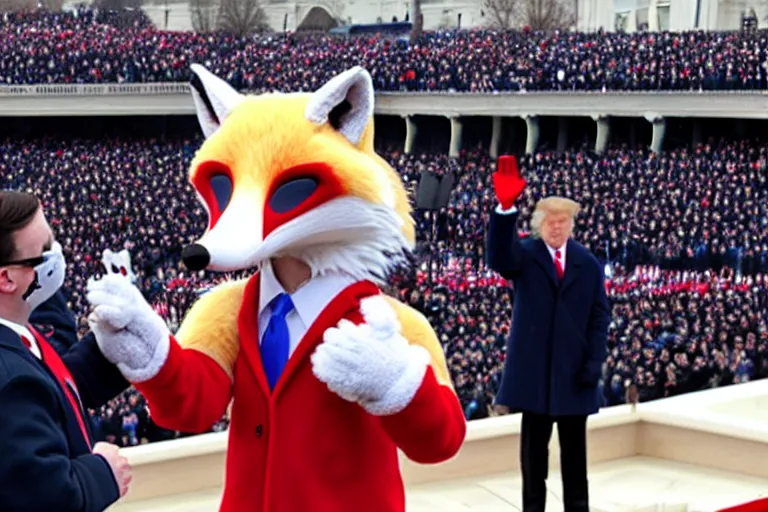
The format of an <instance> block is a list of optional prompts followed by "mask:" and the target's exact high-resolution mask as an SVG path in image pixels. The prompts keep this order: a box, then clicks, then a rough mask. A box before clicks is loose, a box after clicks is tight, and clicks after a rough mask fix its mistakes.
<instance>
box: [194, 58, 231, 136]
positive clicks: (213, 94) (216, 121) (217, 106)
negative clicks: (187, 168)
mask: <svg viewBox="0 0 768 512" xmlns="http://www.w3.org/2000/svg"><path fill="white" fill-rule="evenodd" d="M191 69H192V80H191V81H190V85H191V86H192V99H193V100H194V101H195V110H197V120H198V121H199V122H200V127H201V128H202V129H203V134H204V135H205V138H206V139H207V138H208V137H210V136H211V135H213V132H215V131H216V130H218V129H219V127H220V126H221V124H222V123H223V122H224V120H225V119H226V118H227V116H229V114H230V113H232V109H234V108H235V107H236V106H237V104H238V103H240V102H241V101H242V100H243V95H242V94H240V93H239V92H237V91H236V90H235V89H233V88H232V87H231V86H230V85H229V84H228V83H227V82H225V81H224V80H222V79H221V78H219V77H217V76H216V75H214V74H213V73H211V72H210V71H208V70H207V69H205V67H203V66H201V65H200V64H192V66H191Z"/></svg>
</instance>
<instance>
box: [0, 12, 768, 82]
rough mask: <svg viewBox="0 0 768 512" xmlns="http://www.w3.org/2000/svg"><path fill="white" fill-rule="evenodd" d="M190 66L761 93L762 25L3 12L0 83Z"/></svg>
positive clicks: (111, 78) (244, 74) (157, 75)
mask: <svg viewBox="0 0 768 512" xmlns="http://www.w3.org/2000/svg"><path fill="white" fill-rule="evenodd" d="M195 62H197V63H201V64H204V65H206V66H208V67H209V68H210V69H211V70H212V71H213V72H214V73H216V74H217V75H219V76H221V77H223V78H225V79H226V80H227V81H229V82H230V83H231V84H232V85H233V86H235V87H237V88H239V89H242V90H253V91H255V90H305V91H306V90H314V89H316V88H317V87H318V86H319V85H320V84H322V83H324V82H325V81H326V80H328V79H329V78H330V77H331V76H333V75H335V74H336V73H339V72H341V71H343V70H344V69H347V68H349V67H351V66H354V65H361V66H364V67H365V68H366V69H368V70H369V71H370V72H371V74H372V76H373V82H374V86H375V87H376V89H377V90H380V91H425V92H515V91H658V90H664V91H675V90H763V89H766V86H767V85H768V68H766V62H768V37H766V36H765V33H762V32H760V33H757V34H746V33H739V32H704V31H695V32H684V33H671V32H662V33H646V32H640V33H620V32H617V33H603V32H598V33H578V32H568V31H558V32H554V33H539V32H532V31H493V30H487V29H473V30H447V31H437V32H426V33H424V34H423V35H422V36H421V37H420V38H419V40H418V41H417V42H416V43H415V44H414V45H413V46H411V45H410V44H409V42H408V41H405V40H392V38H390V37H386V36H365V37H354V38H341V37H333V36H328V35H307V34H302V35H300V36H297V35H295V34H290V33H288V34H284V33H269V34H266V35H254V36H248V37H242V38H240V37H234V36H231V35H228V34H224V33H207V34H203V33H193V32H168V31H161V30H158V29H157V28H155V27H153V26H152V25H151V23H150V22H149V20H148V19H147V17H146V16H145V15H142V14H141V11H138V12H136V11H132V12H131V14H126V13H114V12H112V13H110V12H102V11H98V10H91V9H87V8H80V9H78V10H76V11H74V12H70V13H51V12H46V11H33V12H27V13H6V14H4V15H3V17H2V19H0V84H6V85H11V84H22V85H24V84H38V83H103V82H106V83H123V82H128V83H133V82H185V81H187V80H189V78H190V72H189V65H190V64H191V63H195Z"/></svg>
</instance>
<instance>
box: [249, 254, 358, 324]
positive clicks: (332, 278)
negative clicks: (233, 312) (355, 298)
mask: <svg viewBox="0 0 768 512" xmlns="http://www.w3.org/2000/svg"><path fill="white" fill-rule="evenodd" d="M260 277H261V282H260V285H259V288H260V292H259V316H261V315H262V314H263V313H265V312H266V310H267V308H269V304H270V303H271V302H272V300H273V299H274V298H275V297H277V296H278V295H280V294H281V293H286V292H285V289H284V288H283V287H282V286H281V285H280V283H279V282H278V280H277V277H276V276H275V273H274V271H273V270H272V265H270V264H266V265H264V267H263V268H262V269H261V276H260ZM356 282H357V279H355V278H354V277H352V276H350V275H347V274H343V273H328V274H324V275H322V276H317V277H314V278H312V279H310V280H309V281H308V282H307V283H306V284H305V285H304V286H302V287H301V288H299V289H298V290H296V291H295V292H294V293H293V294H290V295H291V300H292V301H293V306H294V308H295V310H296V313H297V314H298V315H299V318H300V319H301V322H302V323H303V324H304V326H305V328H309V326H311V325H312V324H313V323H315V320H317V317H318V316H320V313H322V312H323V310H324V309H325V307H326V306H327V305H328V304H329V303H330V302H331V300H333V299H334V298H335V297H336V296H337V295H338V294H339V293H341V292H342V291H343V290H344V289H345V288H347V287H348V286H350V285H352V284H354V283H356ZM267 313H269V312H267Z"/></svg>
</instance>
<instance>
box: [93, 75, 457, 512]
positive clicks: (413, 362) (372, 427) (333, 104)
mask: <svg viewBox="0 0 768 512" xmlns="http://www.w3.org/2000/svg"><path fill="white" fill-rule="evenodd" d="M193 75H194V76H193V80H192V86H193V87H192V89H193V97H194V101H195V104H196V106H197V113H198V119H199V121H200V124H201V126H202V129H203V132H204V133H205V136H206V141H205V143H204V144H203V145H202V147H201V148H200V150H199V151H198V153H197V155H196V157H195V159H194V161H193V162H192V165H191V169H190V180H191V182H192V184H193V185H194V187H195V189H196V190H197V192H198V193H199V195H200V198H201V200H202V202H203V204H204V205H205V206H206V208H207V209H208V212H209V216H210V224H209V226H208V230H207V232H206V233H205V235H204V236H203V238H202V239H201V240H200V241H199V242H198V243H196V244H193V245H191V246H190V247H187V248H186V249H185V252H184V261H185V263H186V264H187V266H189V267H191V268H193V269H202V268H208V269H211V270H217V271H234V270H240V269H247V268H252V267H256V268H259V269H260V271H259V272H257V273H256V274H254V275H253V276H252V277H250V278H249V279H247V280H243V281H236V282H229V283H225V284H223V285H220V286H218V287H217V288H215V289H213V290H212V291H211V292H209V293H207V294H206V295H204V296H203V297H202V298H201V299H200V300H199V301H198V302H197V303H196V304H195V305H194V306H193V308H192V309H191V310H190V311H189V313H188V314H187V316H186V319H185V320H184V322H183V324H182V326H181V328H180V330H179V332H178V333H177V334H176V335H175V336H172V335H171V334H170V333H169V332H168V329H167V328H166V327H165V324H164V322H163V320H162V319H161V318H159V317H158V316H157V315H156V314H154V312H152V310H151V308H150V307H149V305H147V304H146V302H144V299H143V298H142V297H141V294H140V293H139V292H138V290H136V289H135V288H134V287H133V286H131V285H130V283H129V282H128V280H127V279H125V278H123V277H122V276H120V275H108V276H106V277H104V278H103V279H101V280H100V281H92V282H91V283H89V300H90V301H91V304H92V305H93V306H94V310H93V313H92V314H91V317H90V322H91V326H92V328H93V330H94V332H95V333H96V336H97V338H98V340H99V343H100V345H101V347H102V350H103V351H104V353H105V354H106V355H107V357H108V358H110V359H111V360H112V361H113V362H114V363H116V364H117V365H118V366H119V368H120V369H121V370H122V371H123V373H124V375H125V376H126V377H127V378H128V380H130V381H131V382H133V383H134V384H135V385H136V387H137V388H138V389H139V390H140V391H141V392H142V393H143V394H144V395H145V396H146V397H147V399H148V401H149V403H150V406H151V408H152V416H153V418H154V420H155V421H156V422H157V423H158V425H161V426H163V427H165V428H169V429H175V430H181V431H186V432H203V431H206V430H207V429H209V428H210V427H211V426H212V425H213V424H214V423H215V422H216V421H218V420H219V419H220V418H221V417H222V415H223V414H224V412H225V410H226V409H227V406H228V404H229V403H230V401H231V400H232V399H234V401H233V402H232V409H231V425H230V429H229V446H228V453H227V464H226V478H225V487H224V494H223V498H222V504H221V508H220V510H221V511H224V512H242V511H244V510H249V511H262V512H299V511H300V512H305V511H306V512H309V511H312V512H323V511H327V512H361V511H365V512H402V511H404V510H405V492H404V488H403V483H402V479H401V475H400V470H399V465H398V453H397V450H398V449H400V450H402V451H403V452H404V453H405V455H407V456H408V457H409V458H410V459H412V460H414V461H416V462H419V463H425V464H430V463H439V462H442V461H445V460H447V459H449V458H451V457H453V456H454V455H455V454H456V453H457V452H458V450H459V448H460V447H461V445H462V443H463V441H464V436H465V432H466V422H465V420H464V416H463V413H462V410H461V407H460V404H459V401H458V399H457V396H456V394H455V392H454V390H453V387H452V385H451V382H450V378H449V375H448V370H447V368H446V363H445V356H444V353H443V350H442V348H441V346H440V344H439V342H438V340H437V337H436V335H435V332H434V331H433V329H432V327H431V326H430V325H429V323H428V322H427V320H426V319H425V317H424V316H422V315H421V314H420V313H418V312H417V311H415V310H414V309H412V308H411V307H409V306H407V305H405V304H403V303H401V302H399V301H398V300H396V299H394V298H391V297H388V296H385V295H383V294H382V293H381V292H380V290H379V284H381V283H382V281H383V280H384V279H385V277H386V275H387V274H388V272H389V271H390V270H391V269H392V267H393V266H394V265H395V264H397V263H398V262H401V261H404V257H405V255H406V254H407V252H408V251H409V250H410V248H411V247H412V244H413V242H414V226H413V221H412V219H411V217H410V210H409V203H408V198H407V195H406V191H405V188H404V186H403V184H402V182H401V180H400V178H399V177H398V175H397V174H396V172H395V171H394V170H393V169H392V168H391V167H390V166H389V165H388V164H387V163H386V162H385V161H384V160H383V159H382V158H380V157H379V156H378V155H377V154H376V153H375V152H374V150H373V101H374V95H373V86H372V82H371V78H370V75H369V74H368V73H367V72H366V71H365V70H363V69H362V68H359V67H357V68H354V69H350V70H348V71H346V72H345V73H342V74H341V75H339V76H337V77H335V78H333V79H332V80H330V81H329V82H328V83H326V84H325V85H324V86H323V87H321V88H320V89H319V90H318V91H317V92H315V93H311V94H298V93H297V94H264V95H259V96H243V95H241V94H239V93H238V92H236V91H235V90H233V89H232V88H231V87H230V86H229V85H228V84H226V83H225V82H224V81H222V80H220V79H219V78H217V77H215V76H214V75H212V74H211V73H209V72H208V71H207V70H206V69H204V68H202V67H200V66H197V65H195V66H193ZM280 256H292V257H295V258H298V259H300V260H302V261H304V262H305V263H307V264H308V265H309V267H310V268H311V271H312V278H311V279H310V281H309V282H308V283H307V284H306V285H305V286H304V287H302V288H300V289H299V290H298V291H297V292H296V293H295V295H296V297H295V298H294V295H292V296H291V297H292V298H294V300H295V301H296V308H297V312H298V314H299V316H301V317H302V320H305V321H306V331H305V333H304V334H303V335H302V336H301V337H300V341H299V342H298V344H297V346H295V347H293V351H292V353H291V355H290V358H289V360H288V362H287V365H286V366H285V369H284V370H283V372H282V374H281V375H280V377H279V380H278V381H277V383H276V385H275V387H274V389H270V386H269V384H268V382H267V378H266V376H265V370H264V366H263V363H262V360H261V350H260V332H263V328H260V326H259V325H258V324H259V318H260V316H259V312H260V311H262V310H263V309H264V306H265V302H266V301H267V300H268V299H271V297H267V296H264V297H261V295H267V294H268V293H269V292H265V290H270V289H274V288H275V277H274V274H273V273H272V271H271V269H270V267H271V264H270V261H271V259H272V258H275V257H280ZM329 276H331V277H333V278H334V279H336V281H335V288H334V286H326V285H322V286H320V285H318V286H314V287H313V283H315V282H322V280H323V279H330V278H331V277H329ZM342 277H343V279H346V280H347V281H346V282H345V281H344V280H343V279H342ZM340 279H341V281H340ZM340 282H341V283H344V282H345V283H346V284H344V285H343V286H340V285H339V283H340ZM270 286H271V287H272V288H270ZM278 286H279V285H278ZM303 291H306V293H305V297H304V300H305V302H304V306H303V310H302V307H301V306H300V301H299V294H300V293H302V292H303ZM307 294H309V297H307Z"/></svg>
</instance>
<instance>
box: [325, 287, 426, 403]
mask: <svg viewBox="0 0 768 512" xmlns="http://www.w3.org/2000/svg"><path fill="white" fill-rule="evenodd" d="M360 312H361V313H362V315H363V323H361V324H358V325H356V324H354V323H352V322H350V321H348V320H341V322H339V324H338V325H337V326H336V327H332V328H330V329H328V330H327V331H325V334H324V336H323V343H321V344H320V345H319V346H318V347H317V349H316V350H315V353H314V354H313V355H312V371H313V372H314V374H315V376H316V377H317V378H318V379H319V380H320V381H322V382H324V383H325V384H326V385H327V386H328V388H329V389H330V390H331V391H333V392H334V393H336V394H337V395H339V396H340V397H342V398H343V399H345V400H348V401H350V402H357V403H359V404H360V405H361V406H362V407H363V408H364V409H365V410H366V411H368V412H369V413H371V414H374V415H376V416H387V415H390V414H395V413H398V412H400V411H402V410H403V409H404V408H405V407H406V406H407V405H408V404H409V403H410V402H411V400H412V399H413V397H414V395H415V394H416V392H417V391H418V390H419V387H420V386H421V383H422V381H423V380H424V374H425V373H426V371H427V367H428V366H429V363H430V356H429V353H428V352H427V351H426V350H425V349H424V347H421V346H419V345H410V344H409V343H408V340H406V339H405V338H404V337H403V335H402V333H401V326H400V322H399V321H398V319H397V314H396V313H395V311H394V310H393V309H392V308H391V307H390V306H389V304H387V302H386V300H385V299H384V298H383V297H381V296H373V297H369V298H367V299H363V300H362V301H361V302H360Z"/></svg>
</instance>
